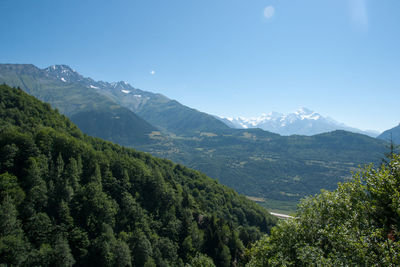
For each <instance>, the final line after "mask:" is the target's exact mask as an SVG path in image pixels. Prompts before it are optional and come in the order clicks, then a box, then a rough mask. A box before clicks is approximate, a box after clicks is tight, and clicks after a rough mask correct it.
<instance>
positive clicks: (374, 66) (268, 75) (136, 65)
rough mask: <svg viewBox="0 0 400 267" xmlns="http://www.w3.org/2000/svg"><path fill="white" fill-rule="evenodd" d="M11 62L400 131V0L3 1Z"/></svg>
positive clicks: (242, 107) (206, 101) (243, 107)
mask: <svg viewBox="0 0 400 267" xmlns="http://www.w3.org/2000/svg"><path fill="white" fill-rule="evenodd" d="M0 11H1V14H2V15H1V16H0V62H1V63H32V64H35V65H36V66H38V67H40V68H44V67H47V66H49V65H53V64H67V65H70V66H71V67H72V68H73V69H75V70H77V71H78V72H80V73H81V74H83V75H84V76H88V77H92V78H93V79H95V80H105V81H119V80H124V81H127V82H129V83H131V84H132V85H133V86H135V87H137V88H140V89H143V90H148V91H152V92H158V93H162V94H164V95H166V96H168V97H170V98H173V99H176V100H178V101H180V102H181V103H182V104H185V105H187V106H190V107H194V108H196V109H198V110H200V111H204V112H207V113H211V114H215V115H223V116H239V115H240V116H248V117H250V116H258V115H261V114H262V113H267V112H270V111H277V112H283V113H289V112H292V111H295V110H296V109H297V108H298V107H300V106H304V107H307V108H310V109H312V110H315V111H317V112H319V113H321V114H322V115H325V116H330V117H332V118H334V119H336V120H338V121H340V122H344V123H346V124H348V125H349V126H353V127H358V128H361V129H373V130H379V131H382V130H386V129H388V128H391V127H394V126H396V125H397V124H398V123H399V122H400V15H399V14H400V1H399V0H201V1H200V0H126V1H122V0H113V1H110V0H106V1H100V0H96V1H94V0H35V1H33V0H25V1H22V0H0Z"/></svg>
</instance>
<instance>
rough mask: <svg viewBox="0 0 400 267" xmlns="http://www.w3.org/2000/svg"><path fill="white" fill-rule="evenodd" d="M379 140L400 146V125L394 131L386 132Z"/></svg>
mask: <svg viewBox="0 0 400 267" xmlns="http://www.w3.org/2000/svg"><path fill="white" fill-rule="evenodd" d="M377 138H378V139H382V140H385V141H389V142H390V141H393V143H395V144H398V145H400V124H399V125H398V126H396V127H393V128H392V129H389V130H386V131H384V132H383V133H382V134H380V135H379V136H378V137H377Z"/></svg>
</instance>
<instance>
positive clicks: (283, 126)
mask: <svg viewBox="0 0 400 267" xmlns="http://www.w3.org/2000/svg"><path fill="white" fill-rule="evenodd" d="M217 118H219V119H220V120H221V121H222V122H224V123H225V124H226V125H228V126H229V127H232V128H237V129H249V128H260V129H263V130H265V131H270V132H273V133H278V134H280V135H292V134H298V135H315V134H320V133H326V132H332V131H335V130H345V131H349V132H354V133H361V134H366V135H369V136H371V137H377V136H378V135H379V132H376V131H362V130H360V129H356V128H353V127H349V126H346V125H345V124H343V123H339V122H337V121H335V120H333V119H331V118H329V117H324V116H322V115H320V114H319V113H317V112H314V111H312V110H310V109H307V108H304V107H302V108H299V109H298V110H297V111H296V112H294V113H290V114H283V113H279V112H270V113H268V114H262V115H261V116H260V117H255V118H245V117H235V118H227V117H217Z"/></svg>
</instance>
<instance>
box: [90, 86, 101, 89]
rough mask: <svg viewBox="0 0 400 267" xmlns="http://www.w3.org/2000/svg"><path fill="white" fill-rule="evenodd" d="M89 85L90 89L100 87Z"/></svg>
mask: <svg viewBox="0 0 400 267" xmlns="http://www.w3.org/2000/svg"><path fill="white" fill-rule="evenodd" d="M89 87H90V88H92V89H100V88H99V87H97V86H94V85H90V86H89Z"/></svg>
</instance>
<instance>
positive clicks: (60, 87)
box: [0, 64, 156, 145]
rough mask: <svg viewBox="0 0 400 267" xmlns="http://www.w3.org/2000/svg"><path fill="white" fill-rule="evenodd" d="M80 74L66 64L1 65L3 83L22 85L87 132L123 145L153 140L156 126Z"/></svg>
mask: <svg viewBox="0 0 400 267" xmlns="http://www.w3.org/2000/svg"><path fill="white" fill-rule="evenodd" d="M83 81H86V80H85V79H84V78H83V77H82V76H81V75H80V74H78V73H77V72H76V71H74V70H72V69H71V68H70V67H68V66H65V65H60V66H52V67H49V68H46V69H44V70H43V69H39V68H37V67H36V66H34V65H30V64H0V83H5V84H7V85H10V86H14V87H20V88H21V89H23V90H24V91H26V92H27V93H29V94H31V95H33V96H35V97H37V98H39V99H40V100H42V101H45V102H48V103H50V104H51V105H52V106H53V107H54V108H57V109H58V110H59V111H60V112H61V113H63V114H65V115H67V116H68V117H70V118H71V119H72V121H73V122H74V123H76V124H77V125H78V127H79V128H80V129H81V130H82V131H83V132H84V133H87V134H89V135H92V136H96V137H100V138H103V139H106V140H109V141H113V142H117V143H119V144H122V145H134V144H143V143H147V142H150V141H151V139H150V138H149V134H151V132H152V131H155V130H156V128H155V127H154V126H152V125H150V124H149V123H148V122H146V121H145V120H143V119H142V118H140V117H139V116H137V115H136V114H135V113H134V112H132V111H130V110H129V109H127V108H125V107H122V106H120V105H118V104H117V103H115V102H114V101H113V100H111V99H110V98H108V97H106V96H104V95H103V94H100V93H99V92H98V91H97V90H96V89H95V88H90V86H84V85H83V84H82V82H83Z"/></svg>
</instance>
